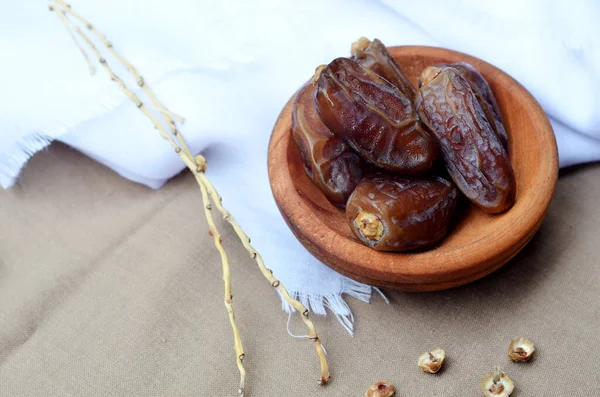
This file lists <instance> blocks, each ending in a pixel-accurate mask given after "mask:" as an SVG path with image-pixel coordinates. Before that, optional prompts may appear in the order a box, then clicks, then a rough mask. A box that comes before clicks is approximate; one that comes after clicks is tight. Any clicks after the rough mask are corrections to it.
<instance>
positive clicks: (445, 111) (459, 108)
mask: <svg viewBox="0 0 600 397" xmlns="http://www.w3.org/2000/svg"><path fill="white" fill-rule="evenodd" d="M421 81H422V85H421V87H420V88H419V93H418V94H417V98H416V101H415V107H416V108H417V111H418V112H419V116H420V117H421V120H422V121H423V122H424V123H425V124H426V125H427V126H428V128H429V129H430V130H431V131H432V133H433V134H434V135H435V137H436V138H437V140H438V143H439V146H440V149H441V151H442V156H443V157H444V162H445V163H446V168H447V169H448V173H449V174H450V176H451V178H452V179H453V180H454V183H456V185H457V186H458V188H459V189H460V191H461V192H462V193H463V194H464V195H465V196H467V198H468V199H469V200H471V201H472V202H473V203H475V204H476V205H477V206H479V207H480V208H481V209H482V210H483V211H485V212H487V213H489V214H495V213H500V212H503V211H506V210H508V209H509V208H510V207H511V206H512V205H513V204H514V202H515V190H516V185H515V176H514V172H513V169H512V166H511V165H510V161H509V159H508V155H507V153H506V151H505V150H504V147H502V143H501V142H500V139H499V138H498V136H497V135H496V133H495V132H494V130H493V129H492V127H491V125H490V123H489V121H488V120H487V118H486V117H485V113H484V111H483V109H482V107H481V105H480V104H479V102H478V101H477V97H476V95H475V94H474V93H473V91H472V90H471V88H470V86H469V83H468V82H467V81H466V80H465V78H464V77H463V76H462V75H461V74H460V73H459V72H458V71H457V70H455V69H453V68H451V67H438V66H431V67H428V68H427V69H425V70H424V71H423V73H422V74H421Z"/></svg>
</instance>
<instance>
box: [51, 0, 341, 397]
mask: <svg viewBox="0 0 600 397" xmlns="http://www.w3.org/2000/svg"><path fill="white" fill-rule="evenodd" d="M54 1H55V3H56V4H58V5H60V6H61V7H62V8H57V7H55V5H53V4H51V5H50V8H51V9H54V10H57V11H60V12H57V14H58V15H59V16H60V17H61V19H62V20H63V22H64V23H65V24H66V25H67V27H69V28H70V29H71V30H72V31H74V32H75V33H76V34H77V35H79V36H80V37H81V38H82V39H83V40H84V41H85V42H86V43H87V44H88V46H89V47H90V49H91V50H92V51H93V52H94V54H95V55H96V56H97V58H98V60H99V62H100V63H101V64H102V66H103V67H104V69H105V70H106V71H107V73H108V74H109V76H110V77H111V79H112V80H113V81H115V82H116V83H117V84H118V85H119V86H120V87H121V89H122V90H123V92H124V93H125V94H126V95H127V96H128V97H129V98H130V99H131V100H132V101H133V102H134V103H135V104H136V105H137V107H138V108H139V109H140V110H141V111H142V112H143V113H144V114H145V115H146V116H148V118H150V120H151V122H152V124H154V126H155V128H156V129H157V130H158V132H159V133H160V135H161V136H162V137H163V138H164V139H166V140H167V141H169V143H170V144H171V146H172V147H173V149H174V150H175V152H176V153H177V154H178V155H179V157H180V158H181V159H182V161H183V162H184V163H185V165H186V166H187V167H188V168H189V169H190V171H192V173H193V174H194V176H195V178H196V181H197V182H198V185H199V186H200V190H201V193H202V199H203V202H204V208H205V210H204V211H205V215H206V219H207V222H208V224H209V228H210V231H211V234H212V236H213V240H214V243H215V246H216V247H217V250H218V251H219V253H220V254H221V262H222V267H223V282H224V286H225V306H226V308H227V312H228V313H229V319H230V322H231V326H232V329H233V334H234V347H235V351H236V356H237V357H236V361H237V365H238V369H239V371H240V390H239V392H240V394H242V395H243V393H244V384H245V374H246V372H245V369H244V367H243V364H242V360H243V358H244V353H243V348H242V344H241V338H240V335H239V330H238V328H237V324H236V322H235V317H234V312H233V305H232V295H231V274H230V268H229V261H228V258H227V254H226V252H225V250H224V248H223V246H222V244H221V235H220V233H219V232H218V230H217V228H216V226H215V223H214V220H213V217H212V213H211V211H212V205H211V203H210V200H209V197H210V198H212V201H213V202H214V204H215V205H216V207H217V209H218V210H219V211H220V212H221V214H222V215H223V218H224V219H225V220H226V221H228V222H229V223H230V224H231V225H232V227H233V229H234V230H235V232H236V234H237V236H238V237H239V239H240V241H241V242H242V244H243V245H244V247H245V248H246V250H247V251H248V252H249V253H250V256H251V257H252V258H253V259H255V260H256V263H257V265H258V267H259V269H260V271H261V273H262V274H263V276H264V277H265V278H266V279H267V281H269V283H270V284H271V286H272V287H274V288H276V289H277V290H278V291H279V292H280V293H281V294H282V295H283V297H284V299H285V300H286V301H287V302H288V303H289V304H290V305H291V306H292V307H293V308H294V309H296V311H298V313H299V314H300V316H301V318H302V321H303V322H304V324H305V325H306V326H307V328H308V330H309V338H310V339H311V340H313V341H314V344H315V350H316V352H317V356H318V358H319V362H320V365H321V374H320V378H319V383H320V384H325V383H327V381H328V380H329V379H330V378H331V377H330V375H329V369H328V366H327V360H326V358H325V353H324V350H323V346H322V344H321V341H320V339H319V336H318V333H317V330H316V328H315V326H314V324H313V322H312V321H311V320H310V319H309V318H308V315H309V312H308V310H307V309H306V307H305V306H304V305H303V304H302V303H300V302H299V301H298V300H296V299H293V298H292V297H291V296H290V294H289V293H288V291H287V290H286V288H285V287H284V286H283V284H282V283H281V282H280V281H279V280H277V279H276V278H275V277H274V276H273V274H272V271H271V270H269V269H267V267H266V266H265V264H264V261H263V259H262V256H261V255H260V254H259V253H258V252H257V251H256V250H255V249H254V248H253V247H252V245H251V244H250V238H249V237H248V236H247V235H246V233H245V232H244V231H243V229H242V228H241V227H240V225H239V224H238V223H237V222H236V221H235V219H234V218H233V217H232V216H231V214H230V213H229V211H227V210H226V209H225V207H223V205H222V203H221V202H222V199H221V196H220V195H219V193H218V192H217V190H216V189H215V188H214V186H213V185H212V183H211V182H210V180H209V179H208V177H207V176H206V174H205V173H204V171H205V170H206V161H205V159H204V157H203V156H202V155H196V156H193V155H192V152H191V150H190V149H189V146H188V145H187V142H186V140H185V138H184V137H183V135H182V134H181V133H180V132H179V130H178V129H177V126H176V121H177V122H179V123H182V122H183V118H182V117H181V116H178V115H176V114H174V113H172V112H170V111H169V110H168V109H167V108H166V107H165V106H164V105H163V104H162V103H161V102H160V101H159V100H158V98H156V96H155V95H154V93H153V92H152V91H151V90H150V87H149V86H148V84H147V83H145V81H144V79H143V77H142V76H141V75H140V74H139V73H138V72H137V70H136V69H135V67H134V66H133V65H131V64H130V63H129V62H127V61H126V60H125V59H124V58H123V57H122V56H121V55H120V54H119V53H118V52H117V51H116V50H115V49H114V47H113V45H112V43H111V42H110V41H108V39H107V38H106V36H104V35H103V34H102V33H100V31H98V30H97V29H96V28H95V27H94V25H92V24H91V23H90V22H89V21H87V20H86V19H85V18H83V17H82V16H81V15H79V14H77V13H76V12H75V11H73V10H72V8H71V6H70V5H69V4H67V3H66V2H65V1H64V0H54ZM66 13H68V14H69V15H72V16H73V17H74V18H76V19H77V20H79V21H80V22H81V23H83V24H84V25H85V26H86V28H87V29H88V30H90V31H92V32H93V33H94V34H95V35H96V36H97V37H98V38H99V39H100V40H101V42H102V44H103V45H104V46H105V47H106V48H107V49H108V50H109V51H110V52H111V54H112V55H113V56H114V57H115V58H116V59H117V60H118V61H119V62H120V63H121V64H123V65H124V66H125V67H126V68H127V70H128V71H129V72H130V73H131V74H132V76H133V77H134V79H135V80H136V82H137V84H138V86H139V87H141V88H143V90H144V92H145V93H146V95H147V96H148V97H149V98H150V100H151V101H152V105H153V106H152V108H153V109H155V110H157V111H158V112H159V113H160V114H161V115H162V116H163V117H164V119H165V120H166V123H167V124H168V125H169V127H170V129H171V133H172V134H173V135H174V136H176V139H177V141H176V140H175V139H174V138H173V135H171V134H170V133H169V132H167V131H166V130H165V128H164V126H163V124H162V123H161V122H160V121H159V120H158V119H157V118H156V116H155V115H154V114H153V113H152V112H150V109H148V107H147V106H145V104H144V103H143V102H142V101H141V100H140V99H139V97H138V96H137V95H136V94H135V93H134V92H133V91H132V90H130V89H129V88H128V87H127V85H126V84H125V83H124V82H123V80H122V79H121V78H119V77H118V76H117V75H116V74H115V73H114V72H113V71H112V69H111V68H110V66H109V65H108V63H107V62H106V60H105V59H104V58H103V57H102V55H101V53H100V52H99V51H98V49H97V47H96V46H95V45H94V43H93V42H92V41H91V40H90V39H89V38H88V37H87V36H86V35H85V34H84V33H83V31H82V30H81V29H80V28H79V27H77V26H76V25H74V24H73V23H72V22H71V21H70V20H69V19H68V18H67V17H66V15H65V14H66ZM82 51H83V50H82ZM84 54H85V52H84Z"/></svg>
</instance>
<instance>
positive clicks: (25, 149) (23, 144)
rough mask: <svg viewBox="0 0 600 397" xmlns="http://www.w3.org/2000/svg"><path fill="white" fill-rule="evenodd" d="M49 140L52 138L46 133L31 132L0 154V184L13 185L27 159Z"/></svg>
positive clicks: (42, 147)
mask: <svg viewBox="0 0 600 397" xmlns="http://www.w3.org/2000/svg"><path fill="white" fill-rule="evenodd" d="M51 142H52V138H51V137H49V136H48V135H45V134H40V133H33V134H30V135H26V136H24V137H22V138H21V139H19V140H18V141H17V142H15V143H14V144H13V145H12V146H10V147H9V148H8V150H6V151H5V152H4V153H2V154H0V186H1V187H2V188H3V189H8V188H10V187H11V186H13V185H14V184H15V182H16V181H17V178H18V176H19V173H20V172H21V169H23V166H24V165H25V163H27V160H29V158H30V157H31V156H33V155H34V154H35V153H37V152H39V151H40V150H42V149H44V148H46V147H47V146H48V145H49V144H50V143H51Z"/></svg>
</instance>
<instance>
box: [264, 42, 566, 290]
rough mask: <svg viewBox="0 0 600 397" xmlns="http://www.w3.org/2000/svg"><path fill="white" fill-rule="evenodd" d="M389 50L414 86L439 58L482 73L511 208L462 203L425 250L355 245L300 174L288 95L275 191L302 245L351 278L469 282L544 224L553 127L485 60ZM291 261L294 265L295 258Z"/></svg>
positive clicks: (433, 284) (274, 153)
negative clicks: (511, 174)
mask: <svg viewBox="0 0 600 397" xmlns="http://www.w3.org/2000/svg"><path fill="white" fill-rule="evenodd" d="M389 50H390V52H391V54H392V55H393V56H394V58H395V59H396V61H397V62H398V63H399V64H400V66H401V67H402V68H403V69H404V71H405V72H406V74H407V75H408V77H409V78H410V79H411V80H412V82H413V84H416V81H417V78H418V76H419V74H420V73H421V71H422V70H423V69H424V68H425V67H427V66H429V65H432V64H437V63H450V62H459V61H466V62H468V63H470V64H471V65H473V66H474V67H475V68H477V69H478V70H479V71H480V72H481V73H482V74H483V75H484V76H485V78H486V79H487V81H488V82H489V84H490V86H491V88H492V90H493V91H494V94H495V95H496V99H497V100H498V104H499V106H500V108H501V110H502V115H503V117H504V121H505V124H506V129H507V131H508V135H509V140H510V159H511V162H512V165H513V168H514V171H515V177H516V181H517V199H516V203H515V205H514V206H513V207H512V208H511V209H510V210H509V211H507V212H506V213H504V214H501V215H487V214H485V213H484V212H482V211H481V210H479V209H478V208H477V207H475V206H473V205H470V206H467V208H466V211H465V212H464V213H463V214H461V216H460V219H459V220H458V221H457V224H456V225H455V226H454V228H453V230H452V231H451V232H450V235H449V236H448V237H447V238H446V239H445V240H444V241H443V242H442V243H441V244H440V245H438V246H437V247H435V248H433V249H431V250H428V251H423V252H417V253H388V252H377V251H374V250H372V249H370V248H368V247H366V246H364V245H362V244H360V243H359V242H358V240H357V238H356V237H355V236H354V234H353V233H352V231H351V230H350V227H349V225H348V223H347V220H346V217H345V215H344V212H343V210H341V209H339V208H336V207H334V206H333V205H332V204H330V203H329V202H328V201H327V199H326V198H325V196H324V195H323V194H322V193H321V191H320V190H319V189H318V188H317V187H315V185H313V183H312V182H311V181H310V180H309V179H308V177H307V176H306V174H305V173H304V168H303V165H302V160H301V158H300V153H299V151H298V149H297V147H296V145H295V142H294V140H293V138H292V134H291V103H292V100H291V99H290V101H289V102H288V103H287V104H286V105H285V107H284V109H283V111H282V112H281V115H280V116H279V119H278V120H277V123H276V124H275V128H274V129H273V134H272V136H271V141H270V143H269V178H270V182H271V188H272V190H273V196H274V197H275V201H276V202H277V205H278V207H279V210H280V211H281V214H282V215H283V217H284V218H285V220H286V222H287V224H288V225H289V227H290V228H291V230H292V231H293V233H294V234H295V235H296V237H297V238H298V240H300V242H301V243H302V245H304V247H305V248H306V249H307V250H308V251H310V252H311V253H312V254H313V255H314V256H315V257H317V258H318V259H319V260H321V261H322V262H323V263H325V264H326V265H328V266H329V267H331V268H333V269H335V270H336V271H338V272H340V273H342V274H345V275H346V276H348V277H350V278H352V279H355V280H358V281H361V282H364V283H367V284H371V285H374V286H379V287H386V288H393V289H399V290H405V291H433V290H441V289H446V288H451V287H456V286H459V285H463V284H466V283H469V282H472V281H474V280H477V279H479V278H481V277H483V276H485V275H487V274H489V273H491V272H493V271H494V270H496V269H498V268H499V267H501V266H502V265H504V264H505V263H506V262H508V261H509V260H510V259H511V258H512V257H514V256H515V255H516V254H517V253H518V252H519V251H520V250H521V249H523V247H524V246H525V245H526V244H527V243H528V242H529V240H531V238H532V237H533V235H534V234H535V232H536V231H537V230H538V229H539V227H540V225H541V224H542V220H543V219H544V215H545V214H546V211H547V209H548V206H549V204H550V201H551V199H552V195H553V193H554V188H555V185H556V180H557V177H558V153H557V148H556V140H555V138H554V133H553V131H552V127H551V126H550V123H549V121H548V118H547V117H546V115H545V114H544V112H543V111H542V109H541V107H540V105H539V104H538V103H537V101H536V100H535V99H534V98H533V97H532V96H531V94H530V93H529V92H528V91H527V90H526V89H525V88H524V87H523V86H521V84H519V83H518V82H517V81H515V80H514V79H513V78H511V77H510V76H509V75H507V74H506V73H504V72H502V71H501V70H500V69H498V68H496V67H494V66H492V65H490V64H489V63H486V62H484V61H482V60H480V59H477V58H474V57H472V56H469V55H466V54H462V53H459V52H456V51H451V50H447V49H443V48H433V47H421V46H402V47H391V48H390V49H389ZM290 266H294V262H293V261H290Z"/></svg>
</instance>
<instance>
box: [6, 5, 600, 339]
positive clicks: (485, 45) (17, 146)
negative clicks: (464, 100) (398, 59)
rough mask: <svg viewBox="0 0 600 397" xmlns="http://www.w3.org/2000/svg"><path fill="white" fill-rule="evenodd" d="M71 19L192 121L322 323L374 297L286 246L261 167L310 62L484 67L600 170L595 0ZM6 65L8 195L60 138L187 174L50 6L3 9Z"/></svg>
mask: <svg viewBox="0 0 600 397" xmlns="http://www.w3.org/2000/svg"><path fill="white" fill-rule="evenodd" d="M73 8H74V9H75V10H77V11H78V12H80V13H81V14H83V15H84V16H86V17H87V18H89V19H90V20H91V21H92V22H93V23H94V24H95V25H96V26H97V27H98V28H99V29H100V30H101V31H102V32H104V33H105V34H106V35H107V36H108V38H109V39H110V40H112V42H113V43H114V45H115V47H116V48H118V49H119V51H120V52H121V53H122V54H124V55H125V56H126V57H127V59H128V60H129V61H130V62H131V63H132V64H134V65H136V67H137V68H138V70H139V71H140V72H141V73H142V74H143V75H144V77H145V78H146V81H148V82H149V83H150V84H151V86H152V87H153V89H154V91H155V92H156V93H157V94H158V97H159V98H161V100H162V101H163V102H164V103H165V104H166V105H167V106H168V107H169V109H170V110H172V111H174V112H176V113H178V114H181V115H183V116H184V117H185V118H186V119H187V122H186V124H185V125H184V126H183V128H182V130H183V133H184V135H185V136H186V137H187V138H188V140H189V141H190V144H191V146H192V149H193V150H195V151H201V152H202V153H203V154H204V155H205V157H206V158H207V161H208V164H209V168H208V175H209V177H210V178H211V179H212V180H213V182H214V183H215V185H216V187H217V188H218V189H219V191H220V192H221V193H222V196H223V197H224V200H225V204H226V205H227V206H228V208H229V209H230V210H231V212H232V213H233V214H234V216H235V217H236V218H237V219H238V221H239V223H240V224H241V225H242V227H244V229H246V230H247V232H248V234H249V235H250V236H252V237H253V242H255V243H256V247H257V248H258V249H259V250H260V251H261V252H262V253H263V255H264V257H265V260H266V262H267V263H268V265H269V267H271V268H272V269H273V270H274V271H275V273H276V274H277V276H278V277H279V278H280V279H281V280H282V281H283V282H284V283H285V284H286V285H287V286H288V288H289V289H290V290H291V291H292V292H293V293H294V294H295V295H296V296H299V297H300V298H301V299H302V300H303V301H304V302H305V303H306V304H307V305H308V306H310V307H311V309H312V310H313V311H315V312H317V313H321V314H323V313H325V307H326V306H328V307H330V308H331V309H332V310H333V312H334V313H335V314H336V315H337V316H338V318H340V319H341V320H342V321H343V323H345V325H346V326H347V327H349V328H350V327H351V326H352V324H351V313H350V311H349V309H348V307H347V305H346V304H345V302H344V301H343V299H342V294H344V293H346V294H350V295H353V296H355V297H357V298H359V299H362V300H368V299H369V297H370V293H371V288H370V287H368V286H365V285H362V284H360V283H356V282H354V281H352V280H349V279H347V278H345V277H343V276H341V275H339V274H337V273H335V272H333V271H332V270H330V269H329V268H327V267H326V266H324V265H323V264H321V263H320V262H318V261H317V260H316V259H315V258H313V257H312V256H311V255H309V254H308V253H307V252H306V251H305V250H304V249H303V248H302V247H301V246H300V244H299V243H298V242H297V241H296V239H295V238H294V237H293V235H292V234H291V232H290V231H289V230H288V228H287V227H286V225H285V224H284V222H283V220H282V219H281V217H280V215H279V213H278V211H277V208H276V206H275V204H274V202H273V199H272V197H271V193H270V189H269V184H268V178H267V169H266V155H267V144H268V140H269V135H270V132H271V128H272V126H273V124H274V122H275V119H276V118H277V116H278V113H279V111H280V110H281V108H282V106H283V104H284V103H285V102H286V101H287V100H288V99H289V97H290V96H291V95H292V94H293V92H294V91H295V89H296V88H297V87H298V86H300V85H301V84H302V83H303V82H304V81H305V80H307V79H308V78H309V77H310V76H311V75H312V73H313V71H314V68H315V66H317V65H319V64H323V63H327V62H329V61H330V60H331V59H333V58H335V57H338V56H346V55H348V53H349V48H350V43H351V42H352V41H354V40H356V39H357V38H358V37H360V36H366V37H369V38H374V37H377V38H379V39H381V40H382V41H383V42H384V43H385V44H387V45H401V44H424V45H436V46H443V47H448V48H452V49H456V50H459V51H463V52H467V53H470V54H472V55H475V56H477V57H480V58H482V59H485V60H486V61H488V62H490V63H493V64H495V65H497V66H499V67H500V68H502V69H504V70H505V71H507V72H508V73H509V74H511V75H512V76H513V77H515V78H516V79H517V80H519V81H520V82H521V83H522V84H523V85H524V86H525V87H526V88H528V89H529V90H530V91H531V92H532V94H533V95H534V96H535V97H536V98H537V99H538V100H539V101H540V103H541V104H542V106H543V107H544V109H545V110H546V111H547V113H548V114H549V116H550V117H551V121H552V124H553V126H554V128H555V132H556V135H557V141H558V144H559V152H560V159H561V166H568V165H571V164H576V163H582V162H589V161H594V160H598V159H600V94H599V92H600V31H599V26H598V24H597V21H599V20H600V6H599V5H598V4H597V3H595V2H594V1H592V0H586V1H580V2H569V3H568V4H565V3H564V2H560V1H542V0H536V1H534V0H532V1H522V0H520V1H517V0H515V1H504V2H480V1H475V0H469V1H443V0H430V1H426V2H414V1H409V0H406V1H404V0H396V1H394V0H388V1H382V2H377V1H367V0H365V1H360V0H350V1H342V0H335V1H329V2H322V1H319V0H304V1H302V2H293V1H277V0H260V1H253V2H246V1H243V0H238V1H228V2H197V1H193V0H172V1H170V2H168V3H165V2H162V1H158V0H144V1H137V0H127V1H125V0H105V1H102V2H84V1H73ZM0 53H1V54H3V59H4V62H3V63H2V73H0V87H1V90H2V95H0V185H2V186H3V187H5V188H6V187H9V186H10V185H11V184H12V183H14V181H15V180H16V178H17V176H18V173H19V171H20V169H21V167H22V166H23V165H24V164H25V162H26V161H27V159H28V158H29V157H30V156H31V155H32V154H33V153H35V152H36V151H38V150H40V149H42V148H43V147H44V146H46V145H47V144H48V143H49V142H51V141H52V140H54V139H58V140H60V141H63V142H65V143H67V144H69V145H71V146H73V147H75V148H77V149H79V150H80V151H82V152H83V153H85V154H87V155H89V156H90V157H92V158H94V159H96V160H97V161H99V162H101V163H103V164H105V165H106V166H108V167H110V168H112V169H114V170H115V171H116V172H118V173H119V174H121V175H123V176H124V177H126V178H128V179H131V180H133V181H135V182H139V183H143V184H145V185H148V186H150V187H152V188H159V187H161V186H162V185H163V184H164V183H165V182H166V181H167V180H168V179H169V178H171V177H172V176H174V175H175V174H177V173H178V172H179V171H181V170H182V169H183V164H182V163H181V161H180V160H179V158H178V157H177V156H176V155H175V154H174V153H173V151H172V149H171V147H170V146H169V145H168V144H167V143H166V142H165V141H164V140H162V139H161V138H160V137H159V135H158V134H157V133H156V131H154V129H153V127H152V126H151V124H150V123H149V122H148V120H147V119H146V118H145V117H144V116H143V115H142V114H141V113H140V112H139V111H138V109H136V107H135V106H133V105H132V104H131V103H130V102H129V101H128V100H127V98H126V97H125V96H124V95H123V94H122V92H121V91H120V90H119V89H118V87H117V86H116V85H115V84H111V83H110V80H109V79H108V78H107V76H106V75H105V73H104V71H103V70H101V69H99V70H98V72H97V73H96V75H95V76H90V74H89V71H88V68H87V67H86V64H85V61H84V59H83V57H82V56H81V54H80V52H79V51H78V50H77V48H76V47H75V45H74V44H73V41H72V38H70V37H69V34H68V32H67V30H66V29H65V27H64V26H63V25H62V23H61V22H60V20H59V19H58V18H57V17H56V16H55V15H52V14H51V13H49V12H48V9H47V8H46V7H45V5H43V4H41V3H38V4H37V5H36V4H32V3H30V2H9V3H7V4H5V5H4V7H3V13H1V14H0ZM92 58H93V57H92ZM107 59H108V61H109V62H111V59H110V58H107ZM111 65H113V66H115V68H116V70H117V74H118V75H119V76H121V77H125V76H127V74H126V71H125V70H123V69H122V68H120V67H117V66H116V64H115V63H114V62H113V63H111ZM125 80H126V81H127V82H129V83H134V82H132V81H131V80H130V79H127V78H126V79H125ZM131 86H134V85H133V84H132V85H131ZM190 216H197V217H199V218H200V217H202V214H201V213H200V212H198V213H190ZM201 221H202V220H201V219H199V222H201Z"/></svg>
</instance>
